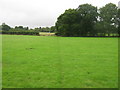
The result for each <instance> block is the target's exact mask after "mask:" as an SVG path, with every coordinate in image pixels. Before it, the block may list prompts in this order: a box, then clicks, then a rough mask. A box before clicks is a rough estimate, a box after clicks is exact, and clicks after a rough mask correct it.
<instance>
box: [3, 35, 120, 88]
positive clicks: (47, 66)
mask: <svg viewBox="0 0 120 90" xmlns="http://www.w3.org/2000/svg"><path fill="white" fill-rule="evenodd" d="M2 56H3V62H2V63H3V71H2V72H3V88H13V87H14V88H115V87H117V86H118V39H117V38H85V37H84V38H81V37H54V36H53V37H52V36H51V37H50V36H49V37H47V36H23V35H3V55H2Z"/></svg>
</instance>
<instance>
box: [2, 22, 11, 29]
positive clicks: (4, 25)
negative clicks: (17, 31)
mask: <svg viewBox="0 0 120 90" xmlns="http://www.w3.org/2000/svg"><path fill="white" fill-rule="evenodd" d="M10 29H11V27H10V26H8V25H7V24H5V23H3V24H2V30H3V31H9V30H10Z"/></svg>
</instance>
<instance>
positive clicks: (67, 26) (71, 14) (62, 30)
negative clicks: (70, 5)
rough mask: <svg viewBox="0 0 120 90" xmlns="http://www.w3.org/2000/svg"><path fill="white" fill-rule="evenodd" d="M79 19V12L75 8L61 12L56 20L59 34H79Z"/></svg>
mask: <svg viewBox="0 0 120 90" xmlns="http://www.w3.org/2000/svg"><path fill="white" fill-rule="evenodd" d="M78 21H79V19H78V13H77V11H76V10H75V9H68V10H66V11H65V12H64V13H63V14H61V15H60V16H59V17H58V19H57V22H56V30H57V35H60V36H77V35H76V32H75V31H76V30H78V28H76V29H74V28H75V27H77V22H78Z"/></svg>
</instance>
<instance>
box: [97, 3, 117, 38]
mask: <svg viewBox="0 0 120 90" xmlns="http://www.w3.org/2000/svg"><path fill="white" fill-rule="evenodd" d="M99 13H100V14H99V20H100V22H101V28H102V30H104V33H107V34H108V36H109V35H110V33H117V30H116V25H117V6H116V5H115V4H113V3H108V4H106V5H105V6H104V7H102V8H100V9H99Z"/></svg>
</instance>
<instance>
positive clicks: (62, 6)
mask: <svg viewBox="0 0 120 90" xmlns="http://www.w3.org/2000/svg"><path fill="white" fill-rule="evenodd" d="M110 2H112V3H114V4H116V5H118V2H119V0H0V24H2V23H3V22H5V23H6V24H8V25H10V26H12V27H14V26H18V25H23V26H28V27H31V28H34V27H40V26H42V27H43V26H52V25H54V24H55V22H56V20H57V17H58V16H59V15H60V14H62V13H63V12H64V11H65V10H66V9H69V8H77V7H78V6H79V5H80V4H85V3H89V4H92V5H94V6H98V7H102V6H104V5H105V4H107V3H110Z"/></svg>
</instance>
